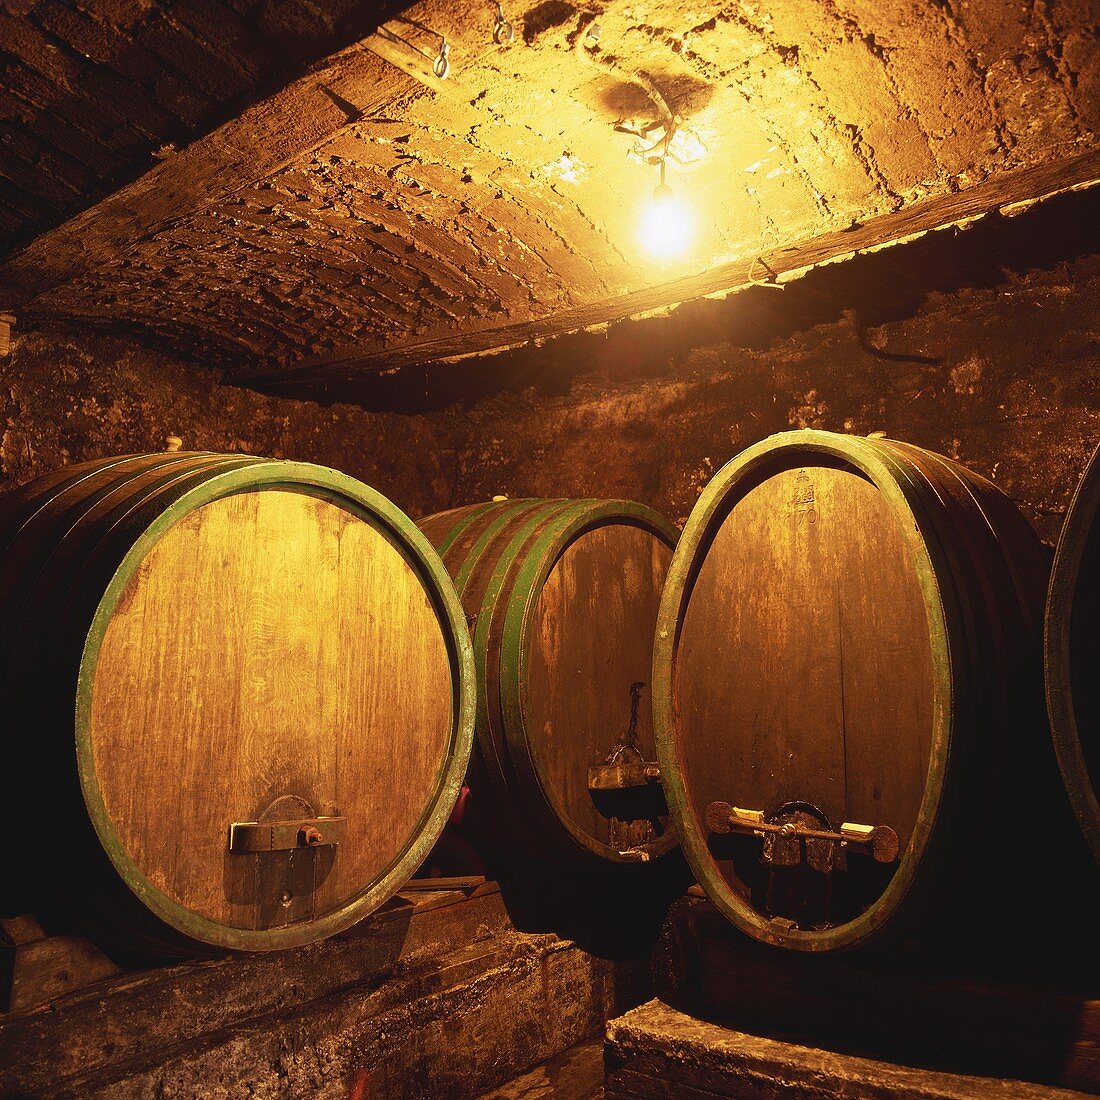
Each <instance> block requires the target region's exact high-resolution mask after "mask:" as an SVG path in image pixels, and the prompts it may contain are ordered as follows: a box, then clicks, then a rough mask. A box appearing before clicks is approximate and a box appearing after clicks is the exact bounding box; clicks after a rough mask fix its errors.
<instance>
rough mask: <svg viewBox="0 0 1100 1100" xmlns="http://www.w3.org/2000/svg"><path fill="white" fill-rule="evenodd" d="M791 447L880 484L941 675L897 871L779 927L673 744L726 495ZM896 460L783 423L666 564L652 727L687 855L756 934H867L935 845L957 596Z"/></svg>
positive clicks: (779, 939) (694, 520)
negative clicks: (698, 582)
mask: <svg viewBox="0 0 1100 1100" xmlns="http://www.w3.org/2000/svg"><path fill="white" fill-rule="evenodd" d="M795 453H796V454H799V455H804V456H806V459H807V460H812V458H813V456H814V455H821V456H823V457H825V458H829V459H832V460H834V461H835V460H839V461H840V462H842V463H845V464H847V465H849V466H850V467H852V468H854V469H855V470H856V471H857V472H859V473H861V474H862V475H863V476H864V477H866V478H867V479H868V480H869V481H870V482H871V483H872V484H873V485H874V486H875V487H876V489H878V491H879V492H880V493H882V495H883V497H884V498H885V500H886V502H887V503H888V504H889V505H890V507H891V510H892V511H893V513H894V514H895V515H896V516H897V517H898V518H899V521H901V525H902V527H903V529H904V531H905V533H906V538H907V541H909V544H910V549H911V552H912V555H913V557H912V560H913V566H914V570H915V572H916V575H917V579H918V583H919V586H920V589H921V592H922V594H923V596H924V602H925V609H926V611H927V613H928V623H929V631H930V636H931V652H932V662H933V675H934V680H935V688H934V691H935V700H936V702H935V707H934V714H935V720H934V729H933V731H932V742H931V755H930V761H929V770H928V775H927V777H926V782H925V787H924V793H923V796H922V799H921V804H920V810H919V812H918V816H917V821H916V824H915V826H914V828H913V832H912V837H911V839H910V842H909V845H908V846H907V848H906V851H905V852H904V853H903V855H902V858H901V861H900V863H899V865H898V868H897V871H896V873H895V874H894V876H893V878H892V879H891V881H890V883H889V884H888V885H887V887H886V889H885V890H884V891H883V893H882V894H881V895H880V897H879V898H878V900H877V901H876V903H875V904H874V905H873V906H871V907H870V908H869V909H868V910H866V911H865V912H863V913H861V914H860V915H859V916H858V917H856V918H855V919H854V920H852V921H849V922H847V923H845V924H841V925H837V926H836V927H834V928H830V929H826V930H821V931H803V930H801V929H797V928H795V929H791V930H790V931H785V930H781V929H779V928H778V927H776V926H774V925H773V924H772V923H771V922H770V921H768V920H767V919H766V918H765V917H764V916H763V915H762V914H759V913H757V912H756V911H755V910H754V909H752V908H751V907H750V906H748V905H747V904H746V903H744V902H743V901H741V900H740V899H739V898H737V897H736V896H735V895H734V893H733V891H732V890H731V889H730V887H729V884H728V883H727V882H726V880H725V878H724V877H723V876H722V874H721V873H720V872H719V870H718V868H717V866H716V865H715V864H714V862H713V860H712V859H711V858H710V856H709V853H708V851H707V842H706V838H705V836H704V835H703V833H702V831H701V828H700V824H699V822H698V819H697V816H696V813H695V810H694V808H693V805H692V802H691V799H690V797H689V795H688V791H687V786H686V784H685V782H684V779H683V777H682V776H681V775H680V772H679V767H678V755H679V754H678V752H677V742H678V737H679V732H678V724H677V717H676V702H675V690H674V680H675V678H676V652H677V643H678V640H679V633H680V626H681V623H682V618H683V614H684V612H685V610H686V608H687V603H688V600H689V599H690V597H691V593H692V589H693V587H694V582H695V577H696V575H697V574H698V571H699V568H700V567H701V564H702V561H703V558H704V556H705V553H704V551H705V547H706V546H707V545H709V543H710V541H711V540H712V539H713V537H714V535H715V534H716V532H717V530H718V527H719V526H720V525H721V524H722V522H723V521H724V520H725V518H726V516H727V514H728V512H729V509H730V507H732V502H731V501H730V500H729V498H730V497H731V496H732V495H733V493H732V490H733V489H734V488H735V487H736V486H737V485H739V484H740V483H742V482H744V481H746V480H749V479H751V478H754V477H758V476H759V475H761V474H763V473H764V472H765V471H766V470H767V468H768V467H769V466H775V465H780V464H783V463H784V462H785V460H786V459H788V458H789V457H790V456H791V455H792V454H795ZM899 462H900V460H899V459H897V458H895V457H894V456H892V455H890V454H889V453H888V452H887V451H886V449H885V448H882V447H879V446H876V445H875V443H874V441H871V440H867V439H863V438H860V437H855V436H840V435H834V434H832V433H829V432H821V431H816V430H813V429H806V430H802V431H793V432H784V433H782V434H781V435H780V436H777V437H772V438H770V439H766V440H763V441H761V442H760V443H757V444H755V445H754V446H752V447H750V448H749V449H748V450H746V451H744V452H742V453H741V454H740V455H738V456H737V457H736V458H735V459H733V460H732V461H731V462H730V463H728V464H727V465H726V466H724V467H723V468H722V469H721V470H719V472H718V473H717V474H716V475H715V476H714V478H713V479H712V480H711V482H710V484H709V485H708V486H707V488H706V489H705V490H704V491H703V493H702V495H701V496H700V498H699V501H698V503H697V504H696V506H695V508H694V509H693V510H692V512H691V515H690V516H689V518H688V522H687V524H686V526H685V528H684V531H683V534H682V535H681V536H680V541H679V545H678V546H677V548H676V551H675V553H674V554H673V558H672V563H671V565H670V566H669V573H668V578H667V580H666V583H665V590H664V595H663V597H662V600H661V608H660V611H659V613H658V618H657V637H656V640H655V645H654V655H653V707H654V737H655V740H656V744H657V757H658V761H659V763H660V766H661V775H662V778H663V782H664V787H665V796H666V798H667V800H668V805H669V809H670V811H671V812H672V814H673V817H674V820H675V822H676V827H677V830H678V832H679V835H680V842H681V844H682V846H683V849H684V852H685V855H686V856H687V859H688V862H689V864H690V865H691V868H692V870H693V871H694V873H695V875H696V878H697V879H698V881H699V884H700V885H701V886H702V887H703V889H704V890H705V892H706V894H707V896H708V897H709V898H710V899H711V901H712V902H713V903H714V905H715V906H716V907H717V908H718V909H719V910H720V911H721V912H722V913H723V915H724V916H725V917H726V918H727V919H728V920H729V921H731V923H733V924H735V925H737V926H738V927H739V928H742V929H743V930H744V931H746V932H748V933H749V934H750V935H752V936H753V937H754V938H757V939H761V940H764V941H766V942H769V943H775V944H780V945H782V946H785V947H788V948H792V949H795V950H800V951H829V950H838V949H843V948H846V947H851V946H852V945H854V944H857V943H859V942H860V941H862V940H865V939H867V938H868V936H870V935H871V934H872V933H873V932H875V931H876V930H877V929H879V928H880V927H881V926H882V925H883V924H884V923H885V922H886V921H887V920H888V919H889V917H890V915H891V913H892V912H893V911H894V910H896V909H897V907H898V906H899V904H900V903H901V902H902V900H903V898H904V897H905V896H906V894H907V893H908V891H909V889H910V887H911V886H912V884H913V881H914V879H915V877H916V873H917V869H918V866H919V864H920V859H921V856H922V855H923V853H924V851H925V850H926V849H927V847H928V846H929V842H930V839H931V836H932V831H933V827H934V825H935V822H936V816H937V810H938V808H939V805H940V801H941V796H942V794H943V785H944V784H943V776H944V765H945V763H946V761H947V758H948V755H949V752H950V745H951V726H952V722H951V717H950V715H951V713H952V708H951V700H952V697H953V694H954V689H955V676H954V666H953V658H952V653H951V649H950V644H949V637H950V631H949V629H948V628H949V617H951V615H952V604H951V601H948V600H945V598H944V597H945V595H946V594H945V593H944V592H943V591H942V590H941V585H940V581H939V576H940V575H941V574H943V573H944V571H943V569H940V570H937V568H936V564H937V561H936V559H940V558H941V557H942V556H943V552H944V551H943V548H942V547H941V546H940V545H939V543H940V539H939V537H938V536H937V535H936V533H935V531H934V529H933V528H932V525H931V524H930V523H929V521H928V519H927V518H922V517H925V507H924V505H923V504H922V502H921V499H920V493H919V487H918V485H917V483H916V482H915V481H914V480H913V479H912V475H911V474H909V473H908V472H907V471H905V470H904V469H903V468H902V467H901V466H900V464H899ZM803 464H805V463H803ZM918 534H919V537H917V536H918ZM944 575H949V574H944Z"/></svg>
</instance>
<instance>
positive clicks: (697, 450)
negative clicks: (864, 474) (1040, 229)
mask: <svg viewBox="0 0 1100 1100" xmlns="http://www.w3.org/2000/svg"><path fill="white" fill-rule="evenodd" d="M639 324H640V325H646V326H650V327H645V328H639V327H635V326H630V325H628V326H625V328H624V329H623V330H622V331H621V333H620V336H619V337H618V338H616V339H612V340H607V339H605V338H604V337H602V336H587V337H578V338H575V339H576V340H581V341H585V342H587V343H588V345H589V355H590V356H591V357H592V358H593V359H595V361H600V360H601V359H602V360H603V361H604V368H605V369H604V370H603V371H602V372H601V373H594V374H588V375H581V376H579V377H577V378H575V379H574V380H573V381H572V382H570V381H569V378H568V373H567V370H566V364H565V363H562V362H559V361H556V360H555V358H554V352H553V347H552V346H551V347H550V348H546V349H542V350H541V351H540V352H536V353H534V355H535V356H536V357H537V360H536V374H537V375H538V376H539V377H540V379H541V382H540V384H539V385H538V386H531V387H530V388H529V389H527V390H525V391H523V392H521V393H505V392H498V393H496V394H495V395H492V396H486V397H483V398H481V399H480V400H477V401H476V403H473V404H469V405H468V406H467V407H465V408H459V407H457V406H455V407H451V408H449V409H444V410H441V411H434V412H431V413H430V414H426V415H399V414H395V413H373V412H368V411H366V410H364V409H362V408H358V407H355V406H350V405H334V406H331V407H329V408H325V407H322V406H319V405H316V404H313V403H311V402H299V401H290V400H282V399H274V398H266V397H262V396H259V395H256V394H254V393H252V392H251V391H247V390H241V389H238V388H235V387H231V386H223V385H219V383H218V380H217V374H216V373H215V372H213V371H210V370H207V369H205V368H202V367H198V366H196V365H194V364H188V363H184V362H181V361H176V360H173V359H170V358H168V357H167V356H164V355H162V354H159V353H154V352H151V351H148V350H146V349H143V348H141V347H139V346H136V345H134V344H132V343H127V342H124V341H121V340H119V339H115V338H112V337H107V336H102V335H95V334H91V335H88V334H81V335H79V336H77V335H74V334H73V333H68V334H65V333H59V332H52V333H46V332H43V333H35V334H31V335H27V336H23V337H21V338H20V339H18V340H17V342H16V350H15V354H14V356H13V357H12V359H11V360H10V361H9V362H8V363H7V364H6V365H5V369H4V387H3V389H2V390H0V415H2V416H3V417H4V434H3V439H2V444H0V475H2V482H0V484H3V485H11V484H17V483H19V482H22V481H25V480H27V479H28V478H30V477H32V476H35V475H37V474H40V473H44V472H46V471H48V470H51V469H54V468H55V467H58V466H61V465H62V464H64V463H66V462H76V461H80V460H82V459H86V458H94V457H99V456H101V455H108V454H117V453H124V452H130V451H141V450H148V449H153V450H155V449H160V448H161V447H163V444H164V438H165V436H167V435H168V434H176V435H179V436H181V437H182V439H183V440H184V445H185V446H186V447H188V448H196V449H210V450H217V451H248V452H252V453H257V454H269V455H274V456H276V457H286V458H298V459H304V460H307V461H313V462H320V463H322V464H325V465H331V466H335V467H337V468H339V469H343V470H345V471H347V472H348V473H350V474H352V475H354V476H356V477H358V478H360V479H362V480H364V481H366V482H368V483H369V484H371V485H373V486H375V487H376V488H377V489H379V490H380V491H381V492H383V493H385V494H386V495H387V496H389V497H391V499H393V500H394V501H395V502H396V503H397V504H398V505H399V506H400V507H402V508H404V509H405V510H406V511H407V512H409V513H410V514H413V515H420V514H426V513H428V512H431V511H436V510H440V509H443V508H447V507H451V506H454V505H458V504H465V503H469V502H473V501H477V500H482V499H485V498H487V497H490V496H492V495H495V494H498V493H503V494H507V495H509V496H526V495H531V496H620V497H628V498H633V499H637V500H641V501H644V502H645V503H647V504H650V505H652V506H653V507H655V508H657V509H659V510H660V511H661V512H663V513H664V514H666V515H668V516H670V517H671V518H673V519H675V520H676V521H677V522H681V523H682V522H683V520H684V518H685V517H686V516H687V514H688V512H689V511H690V509H691V506H692V505H693V503H694V502H695V500H696V498H697V497H698V494H699V492H700V491H701V490H702V488H703V487H704V486H705V484H706V483H707V481H708V480H709V478H710V476H711V475H712V474H713V472H714V471H715V470H717V469H718V468H719V467H720V466H721V465H722V464H723V463H724V462H726V461H727V460H728V459H730V458H732V457H733V456H734V455H735V454H736V453H737V452H738V451H739V450H741V449H742V448H744V447H746V446H748V445H750V444H752V443H755V442H756V441H758V440H760V439H763V438H764V437H765V436H767V435H770V434H771V433H773V432H778V431H787V430H789V429H791V428H802V427H814V428H825V429H829V430H832V431H849V432H857V433H867V432H871V431H879V430H881V431H886V432H888V433H890V434H891V435H894V436H897V437H898V438H900V439H906V440H909V441H911V442H914V443H918V444H920V445H922V446H926V447H929V448H932V449H934V450H938V451H940V452H942V453H944V454H947V455H951V456H952V457H955V458H958V459H960V460H961V461H962V462H964V463H966V464H967V465H969V466H971V467H972V468H973V469H975V470H977V471H978V472H979V473H982V474H984V475H986V476H988V477H991V478H992V479H993V480H994V481H995V482H996V483H997V484H999V485H1000V486H1002V488H1004V489H1005V490H1006V491H1007V492H1008V493H1009V494H1010V495H1011V496H1013V497H1014V498H1015V499H1017V500H1018V501H1019V502H1020V504H1021V506H1022V507H1023V508H1024V510H1025V512H1026V513H1027V514H1028V515H1029V517H1030V518H1031V519H1032V520H1033V521H1034V522H1035V523H1036V525H1037V527H1038V528H1039V530H1040V532H1041V533H1042V534H1043V535H1044V536H1045V537H1046V538H1048V539H1053V538H1054V537H1056V535H1057V531H1058V527H1059V524H1060V520H1061V515H1062V513H1063V511H1064V509H1065V506H1066V503H1067V501H1068V498H1069V495H1070V493H1071V491H1072V489H1073V486H1074V485H1075V483H1076V480H1077V478H1078V477H1079V476H1080V473H1081V470H1082V469H1083V467H1084V464H1085V461H1086V459H1087V457H1088V455H1089V453H1090V452H1091V450H1092V448H1093V447H1095V446H1096V444H1097V443H1100V257H1096V256H1092V257H1087V258H1084V259H1080V260H1077V261H1075V262H1073V263H1070V264H1062V265H1060V266H1058V267H1055V268H1053V269H1051V270H1046V271H1040V272H1035V273H1032V274H1030V275H1027V276H1022V277H1015V278H1011V279H1010V280H1009V281H1007V282H1005V283H1002V284H1000V285H998V286H996V287H993V288H991V289H963V290H960V291H958V292H954V293H936V294H933V295H931V296H930V297H929V298H928V300H927V301H926V303H925V305H924V306H923V307H921V308H919V309H917V310H915V311H913V310H910V311H909V312H908V313H907V315H906V316H905V317H903V318H901V319H898V320H892V321H889V322H887V323H884V324H881V325H878V326H876V327H872V328H869V329H868V328H865V327H863V325H862V324H861V323H860V322H859V320H858V319H857V317H856V315H855V314H852V313H849V314H846V315H845V316H844V317H843V318H842V319H841V320H839V321H836V322H833V323H828V324H818V325H816V326H814V327H813V328H811V329H809V330H806V331H802V332H798V333H795V334H794V335H791V336H789V337H786V338H784V339H780V340H777V341H774V342H773V343H772V344H771V345H770V346H767V347H761V348H759V349H755V350H754V349H750V348H746V347H744V346H735V345H733V344H730V343H714V342H710V343H703V345H702V346H694V347H693V346H692V345H693V344H694V343H697V340H698V337H697V335H694V334H693V333H694V330H693V329H691V328H690V327H684V326H683V325H682V322H681V321H680V320H679V319H678V317H677V315H676V314H674V315H673V316H672V317H670V318H668V319H666V320H663V321H654V322H642V323H639ZM654 325H656V326H659V330H660V331H657V330H655V329H654V328H653V327H652V326H654ZM642 343H644V344H645V345H646V349H647V350H650V351H651V350H652V347H653V345H654V344H660V345H661V346H662V348H663V349H664V358H663V360H662V361H661V362H660V363H659V365H658V367H657V368H656V369H654V366H653V358H654V357H653V356H652V355H650V356H649V358H648V359H645V358H644V356H643V354H642V348H641V346H640V345H641V344H642ZM575 347H576V345H574V348H575ZM568 354H569V355H570V356H572V355H574V354H575V352H573V353H568ZM643 361H644V362H645V365H644V367H643V366H641V364H642V363H643ZM453 369H454V370H459V371H468V372H471V380H472V378H473V372H475V371H476V370H477V367H476V366H475V365H473V364H459V365H457V366H456V367H455V368H453ZM643 370H644V372H645V373H647V374H651V375H654V376H652V377H640V374H641V373H642V372H643Z"/></svg>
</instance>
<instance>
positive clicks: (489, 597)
mask: <svg viewBox="0 0 1100 1100" xmlns="http://www.w3.org/2000/svg"><path fill="white" fill-rule="evenodd" d="M567 506H568V502H564V501H560V500H544V501H538V502H536V503H535V506H534V507H531V502H530V501H526V500H525V501H522V502H512V501H509V502H507V504H506V505H505V507H504V508H502V509H500V512H506V513H512V514H513V515H514V514H516V513H518V514H519V517H520V523H519V524H518V526H512V525H509V527H508V528H504V529H501V530H500V531H499V532H498V537H499V539H500V543H501V544H500V545H499V546H494V545H493V544H492V543H487V544H485V545H483V546H482V547H481V553H480V558H479V561H478V562H477V565H478V566H480V568H481V571H482V579H483V581H484V587H483V588H482V587H481V585H478V598H477V599H476V600H472V601H471V602H470V603H468V604H467V603H466V600H467V599H468V598H469V597H468V595H467V592H466V591H463V593H462V597H463V600H464V606H465V607H466V610H467V619H468V621H469V622H470V623H471V627H472V629H471V636H472V642H473V648H474V658H475V661H476V665H477V744H478V749H479V751H478V753H477V764H478V768H477V777H478V778H483V779H484V788H483V789H484V791H485V794H486V795H487V796H488V799H487V801H488V802H489V807H487V809H488V810H489V812H490V813H491V815H492V816H493V817H494V818H495V819H497V820H498V821H499V824H500V825H501V826H502V828H501V829H499V830H498V839H499V841H500V844H501V847H502V848H504V849H505V850H506V851H516V852H521V853H534V854H536V855H538V856H540V857H541V858H546V859H552V858H553V851H552V849H549V848H548V847H547V845H546V842H545V837H544V836H543V835H542V834H541V833H540V831H539V830H538V828H537V827H535V826H534V825H533V824H532V822H531V820H530V818H529V817H528V815H527V814H526V813H524V812H522V810H521V808H520V806H519V804H518V802H517V800H516V799H515V797H514V793H513V792H514V789H515V779H514V777H513V774H512V769H511V761H510V760H509V759H508V756H507V751H506V742H505V739H504V738H503V737H502V735H501V719H500V709H499V708H500V694H499V675H500V659H499V649H498V647H497V646H496V645H495V644H494V641H493V640H494V638H495V631H496V624H497V619H498V609H499V607H500V605H501V603H502V599H503V597H502V592H504V591H507V587H508V580H509V578H510V576H511V575H512V573H513V571H514V570H515V569H516V568H517V567H518V565H517V563H518V562H519V561H520V560H522V553H523V549H524V547H525V546H526V544H527V543H528V541H529V540H530V538H531V537H532V535H533V533H534V532H535V531H537V530H538V528H539V527H540V525H541V524H543V523H545V522H546V521H547V519H549V518H551V517H552V516H554V515H555V514H557V513H558V512H560V511H561V509H562V508H564V507H567ZM474 507H475V508H476V507H477V506H476V505H475V506H474ZM490 522H491V520H490ZM476 543H477V540H476V537H475V539H473V540H471V546H470V549H471V551H472V550H473V549H474V546H475V545H476ZM453 546H454V544H453V543H452V548H453ZM466 561H467V559H466V558H465V557H461V558H457V559H456V557H452V556H451V555H448V557H446V558H445V559H444V563H445V564H447V565H448V568H450V569H452V573H453V574H457V573H459V572H462V571H463V568H464V566H465V564H466ZM452 566H453V568H452ZM472 575H473V570H470V571H469V572H468V573H467V578H468V582H467V588H469V579H470V578H472ZM494 655H496V656H495V657H494ZM526 808H527V807H525V809H526Z"/></svg>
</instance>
